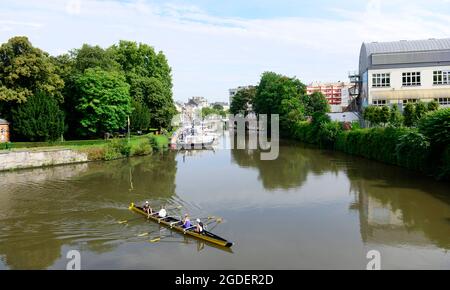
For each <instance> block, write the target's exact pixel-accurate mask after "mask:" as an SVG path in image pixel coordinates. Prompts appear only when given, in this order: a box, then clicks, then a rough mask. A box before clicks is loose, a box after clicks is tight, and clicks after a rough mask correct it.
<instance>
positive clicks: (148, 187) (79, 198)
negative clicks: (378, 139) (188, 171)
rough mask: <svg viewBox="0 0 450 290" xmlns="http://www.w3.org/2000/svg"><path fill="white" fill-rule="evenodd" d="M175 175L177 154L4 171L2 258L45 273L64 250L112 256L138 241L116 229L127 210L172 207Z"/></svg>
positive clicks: (1, 178)
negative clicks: (143, 203)
mask: <svg viewBox="0 0 450 290" xmlns="http://www.w3.org/2000/svg"><path fill="white" fill-rule="evenodd" d="M175 175H176V161H175V156H174V155H173V154H164V155H157V156H152V157H146V158H135V159H134V158H133V159H129V160H118V161H112V162H106V163H89V164H80V165H69V166H61V167H54V168H45V169H34V170H26V171H17V172H2V173H0V193H1V195H0V198H1V203H0V209H1V211H0V213H1V215H0V224H1V228H2V230H1V232H0V257H1V256H3V260H4V262H5V264H6V265H8V267H10V268H11V269H45V268H48V267H50V266H52V265H53V264H54V263H55V261H56V260H58V259H60V258H61V248H62V247H63V245H70V244H72V245H77V246H79V247H81V248H82V249H84V250H88V251H92V252H95V253H106V252H111V251H113V250H114V249H115V247H117V246H118V245H120V244H122V243H124V242H125V241H130V240H132V239H133V238H134V237H135V236H133V237H131V236H130V232H129V231H127V230H126V229H125V230H124V227H122V226H118V225H117V219H118V217H120V216H126V217H128V211H127V210H126V205H128V204H129V202H130V201H133V200H144V199H149V198H151V199H152V200H153V201H155V203H157V202H159V203H165V204H171V203H173V202H174V201H173V200H172V198H174V195H175V183H174V182H175ZM155 181H157V182H155ZM125 227H126V225H125Z"/></svg>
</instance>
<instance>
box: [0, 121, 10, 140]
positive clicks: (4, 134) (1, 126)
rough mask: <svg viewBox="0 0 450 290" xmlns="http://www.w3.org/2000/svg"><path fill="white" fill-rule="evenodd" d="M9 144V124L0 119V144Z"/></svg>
mask: <svg viewBox="0 0 450 290" xmlns="http://www.w3.org/2000/svg"><path fill="white" fill-rule="evenodd" d="M6 142H9V123H8V122H7V121H6V120H3V119H0V143H6Z"/></svg>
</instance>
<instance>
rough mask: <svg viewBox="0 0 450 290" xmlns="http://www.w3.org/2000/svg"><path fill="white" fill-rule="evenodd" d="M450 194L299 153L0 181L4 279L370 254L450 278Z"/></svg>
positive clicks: (332, 264) (155, 162)
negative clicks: (187, 218)
mask: <svg viewBox="0 0 450 290" xmlns="http://www.w3.org/2000/svg"><path fill="white" fill-rule="evenodd" d="M223 138H224V140H223V142H228V141H227V138H226V137H223ZM449 189H450V187H449V184H448V183H443V182H437V181H434V180H433V179H431V178H428V177H424V176H421V175H418V174H415V173H412V172H408V171H406V170H404V169H402V168H398V167H394V166H389V165H385V164H381V163H377V162H374V161H370V160H365V159H362V158H357V157H352V156H349V155H345V154H341V153H338V152H330V151H323V150H318V149H315V148H311V147H308V146H305V145H302V144H298V143H294V142H282V144H281V148H280V155H279V158H278V159H277V160H275V161H261V160H260V152H259V151H257V150H216V151H193V152H188V153H183V152H169V153H165V154H163V155H160V154H155V155H153V156H148V157H139V158H131V159H129V160H118V161H111V162H98V163H87V164H77V165H69V166H60V167H53V168H44V169H34V170H23V171H17V172H3V173H0V228H1V231H0V269H65V268H66V265H67V263H68V261H69V260H70V259H68V258H67V253H68V252H69V251H71V250H77V251H79V252H80V254H81V268H82V269H365V268H366V265H367V263H368V262H369V260H368V259H367V257H366V255H367V253H368V252H369V251H371V250H376V251H379V253H380V254H381V267H382V269H450V253H449V249H450V190H449ZM145 200H149V201H150V202H151V204H153V205H154V206H155V207H156V206H159V205H162V204H166V205H168V206H180V205H181V206H182V208H181V209H177V210H172V211H171V214H173V215H177V216H180V215H182V214H184V213H185V212H189V213H190V214H191V216H200V217H207V216H216V217H221V218H222V219H223V222H222V223H220V224H218V225H217V226H216V227H215V228H214V229H213V230H212V231H213V232H214V233H216V234H218V235H220V236H222V237H224V238H226V239H228V240H231V241H233V242H235V245H234V246H233V247H232V248H231V250H229V251H227V250H224V249H221V248H217V247H213V246H210V245H208V244H204V243H201V242H199V241H197V240H195V239H191V238H187V237H183V236H182V235H179V234H176V233H171V232H170V231H168V230H166V229H164V228H160V227H159V226H158V225H157V224H155V223H152V222H151V221H147V220H145V218H141V217H138V216H136V215H135V214H133V213H132V212H130V211H129V210H128V209H127V207H128V205H129V203H130V202H137V203H142V202H144V201H145ZM136 218H137V219H136ZM124 220H128V222H127V223H123V224H119V223H118V222H119V221H124ZM143 233H150V234H149V235H146V236H142V234H143ZM158 236H163V237H165V238H163V239H162V240H161V241H160V242H156V243H151V242H150V240H151V239H153V238H155V237H158ZM166 236H167V237H166Z"/></svg>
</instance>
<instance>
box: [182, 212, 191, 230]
mask: <svg viewBox="0 0 450 290" xmlns="http://www.w3.org/2000/svg"><path fill="white" fill-rule="evenodd" d="M190 227H192V223H191V220H190V218H189V215H188V214H185V215H184V219H183V228H185V229H188V228H190Z"/></svg>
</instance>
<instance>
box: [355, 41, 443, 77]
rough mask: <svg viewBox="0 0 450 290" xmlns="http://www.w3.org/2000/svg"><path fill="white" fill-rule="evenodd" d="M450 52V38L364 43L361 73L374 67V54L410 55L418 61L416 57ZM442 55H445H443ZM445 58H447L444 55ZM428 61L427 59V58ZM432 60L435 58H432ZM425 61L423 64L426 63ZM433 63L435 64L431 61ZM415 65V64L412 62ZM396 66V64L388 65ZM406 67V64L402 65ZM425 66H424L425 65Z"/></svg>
mask: <svg viewBox="0 0 450 290" xmlns="http://www.w3.org/2000/svg"><path fill="white" fill-rule="evenodd" d="M442 51H450V38H444V39H427V40H401V41H394V42H371V43H363V44H362V46H361V53H360V60H359V61H360V72H361V73H362V72H364V71H365V70H367V69H370V68H371V67H372V65H373V63H372V55H374V54H386V55H394V54H405V53H410V56H411V59H416V58H417V57H416V56H422V57H423V55H424V54H429V55H433V54H434V55H436V54H437V52H442ZM441 55H443V54H442V53H441ZM443 56H445V57H446V55H445V54H444V55H443ZM389 59H391V61H392V60H394V59H396V58H395V57H394V58H393V57H390V58H389ZM425 59H427V57H425ZM429 59H430V60H433V57H431V56H430V58H429ZM442 61H450V59H443V60H442ZM425 62H426V61H424V62H423V63H425ZM431 62H434V60H433V61H431ZM412 63H414V62H412ZM387 64H395V63H387ZM402 64H403V65H404V63H402ZM423 65H424V64H423Z"/></svg>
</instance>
